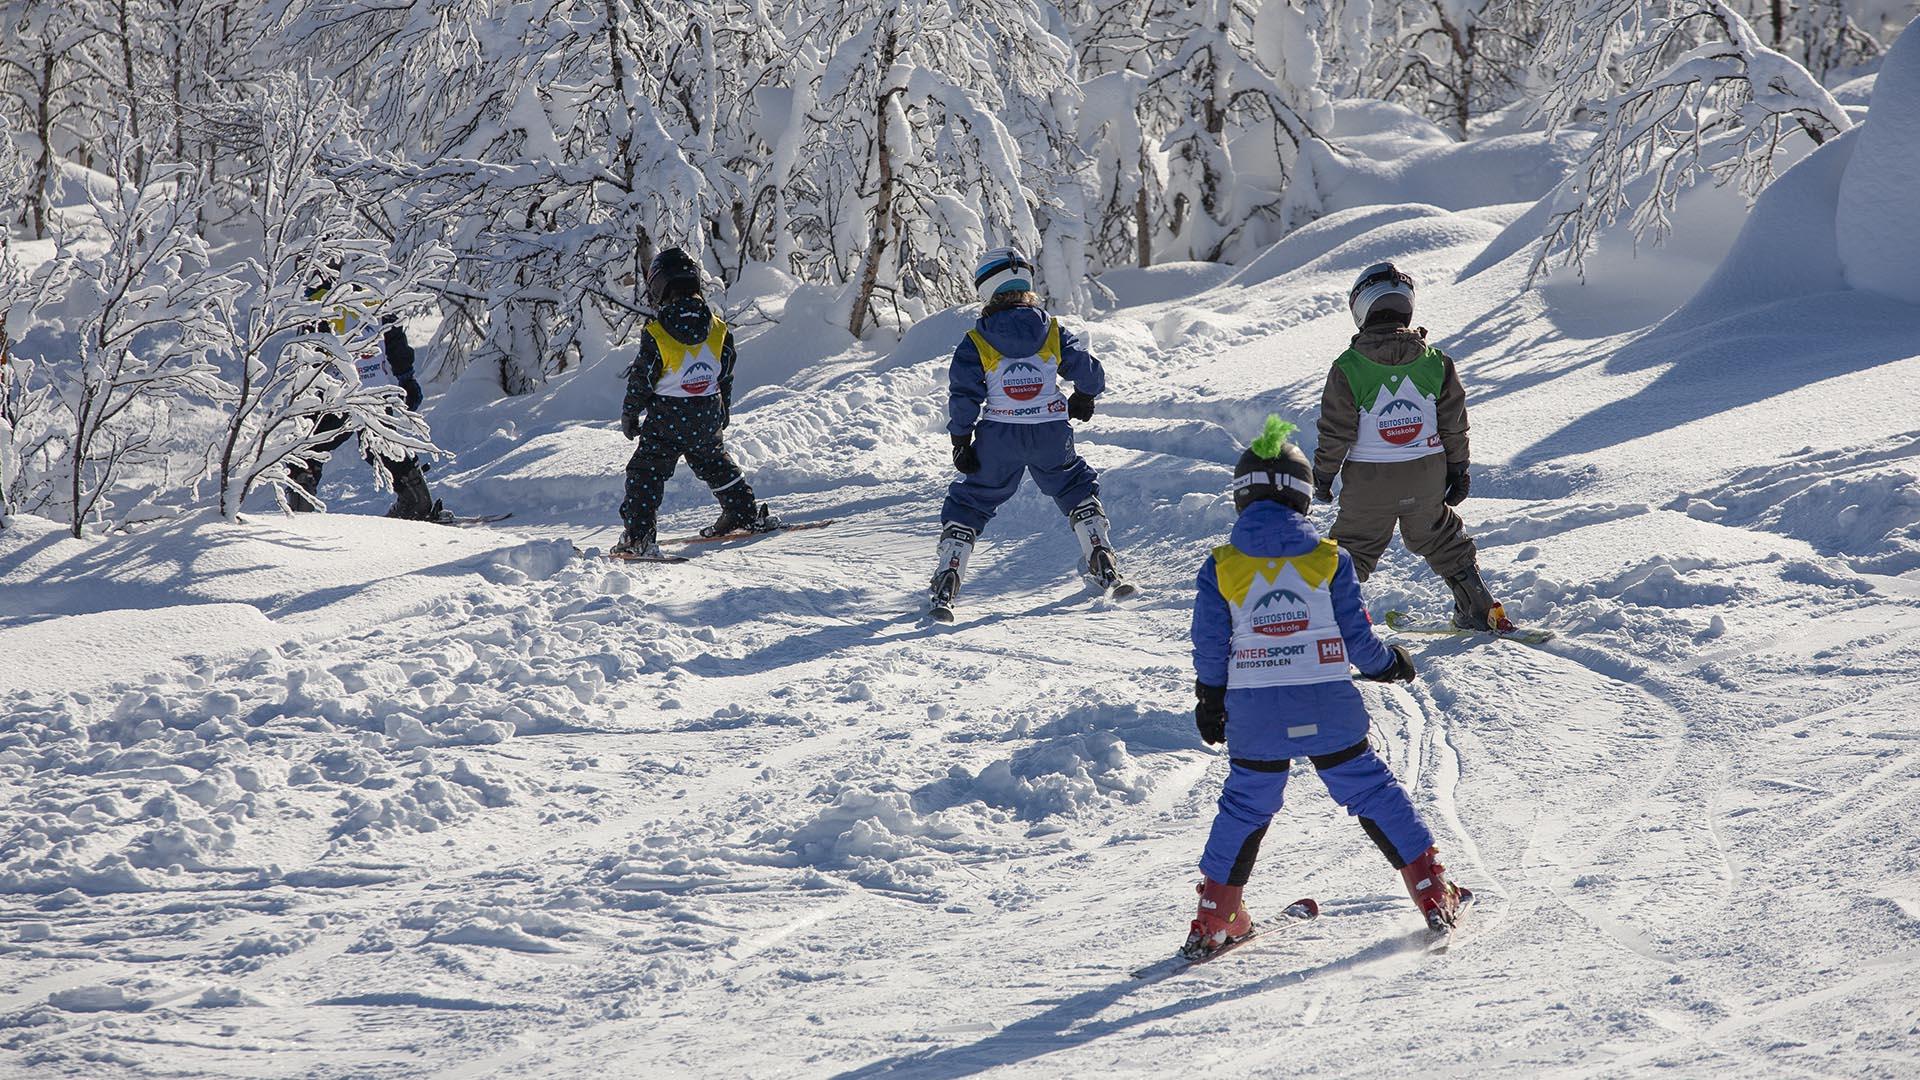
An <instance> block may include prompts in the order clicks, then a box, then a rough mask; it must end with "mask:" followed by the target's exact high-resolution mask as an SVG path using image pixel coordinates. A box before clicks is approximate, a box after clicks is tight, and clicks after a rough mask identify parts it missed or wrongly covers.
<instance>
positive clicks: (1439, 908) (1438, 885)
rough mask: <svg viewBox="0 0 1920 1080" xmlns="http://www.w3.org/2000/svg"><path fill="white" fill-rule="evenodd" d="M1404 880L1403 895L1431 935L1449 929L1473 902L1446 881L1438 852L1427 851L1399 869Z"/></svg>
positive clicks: (1434, 850) (1436, 850)
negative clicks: (1404, 891)
mask: <svg viewBox="0 0 1920 1080" xmlns="http://www.w3.org/2000/svg"><path fill="white" fill-rule="evenodd" d="M1400 876H1401V877H1403V878H1406V879H1407V894H1408V895H1410V896H1412V897H1413V903H1414V906H1415V907H1417V908H1419V909H1420V914H1421V915H1422V916H1424V917H1425V918H1426V920H1427V928H1428V929H1430V930H1432V931H1434V932H1435V933H1445V932H1446V931H1448V930H1451V929H1453V924H1454V922H1455V921H1456V920H1457V919H1459V917H1460V909H1461V908H1462V907H1465V906H1466V904H1467V902H1468V901H1469V900H1472V899H1473V893H1471V892H1469V891H1467V890H1466V889H1463V888H1461V887H1460V886H1458V885H1455V884H1454V883H1453V882H1451V881H1449V880H1447V868H1446V867H1444V866H1441V865H1440V851H1439V849H1438V848H1428V849H1427V850H1426V851H1424V852H1422V853H1421V854H1420V857H1419V858H1417V859H1415V860H1413V861H1412V862H1410V863H1408V864H1407V865H1405V866H1403V867H1401V868H1400Z"/></svg>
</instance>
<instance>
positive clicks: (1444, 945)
mask: <svg viewBox="0 0 1920 1080" xmlns="http://www.w3.org/2000/svg"><path fill="white" fill-rule="evenodd" d="M1473 899H1474V895H1473V893H1471V892H1468V893H1466V894H1464V895H1463V896H1461V898H1460V908H1459V910H1458V911H1456V912H1454V915H1453V925H1452V926H1449V927H1446V928H1445V929H1442V930H1429V931H1428V933H1430V934H1432V935H1433V939H1432V940H1431V941H1429V942H1427V951H1428V952H1430V953H1443V952H1446V951H1447V950H1448V949H1450V948H1452V947H1453V946H1454V944H1455V941H1456V939H1457V938H1458V935H1459V933H1460V924H1461V923H1462V922H1463V921H1465V919H1466V917H1467V913H1468V912H1470V911H1472V910H1473Z"/></svg>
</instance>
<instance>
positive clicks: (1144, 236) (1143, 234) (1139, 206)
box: [1133, 176, 1153, 267]
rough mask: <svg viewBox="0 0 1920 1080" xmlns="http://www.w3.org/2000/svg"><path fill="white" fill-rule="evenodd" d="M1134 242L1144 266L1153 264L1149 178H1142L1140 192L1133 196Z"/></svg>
mask: <svg viewBox="0 0 1920 1080" xmlns="http://www.w3.org/2000/svg"><path fill="white" fill-rule="evenodd" d="M1133 242H1134V246H1135V248H1136V249H1137V252H1136V257H1137V259H1138V260H1139V264H1140V266H1142V267H1148V266H1152V265H1153V217H1152V215H1151V214H1149V213H1148V205H1147V179H1146V177H1145V176H1142V177H1141V178H1140V193H1139V194H1138V195H1135V196H1134V197H1133Z"/></svg>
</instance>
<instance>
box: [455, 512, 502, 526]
mask: <svg viewBox="0 0 1920 1080" xmlns="http://www.w3.org/2000/svg"><path fill="white" fill-rule="evenodd" d="M512 516H513V511H511V510H509V511H507V512H506V513H504V514H473V515H470V516H467V517H459V516H455V517H452V518H449V519H447V522H446V523H447V524H448V525H491V524H493V523H494V522H496V521H505V520H507V519H508V518H510V517H512Z"/></svg>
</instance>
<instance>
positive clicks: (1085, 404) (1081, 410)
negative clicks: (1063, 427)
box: [1067, 390, 1093, 420]
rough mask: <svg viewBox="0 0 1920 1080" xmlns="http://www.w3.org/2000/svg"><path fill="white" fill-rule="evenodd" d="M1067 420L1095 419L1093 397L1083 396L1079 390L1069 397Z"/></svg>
mask: <svg viewBox="0 0 1920 1080" xmlns="http://www.w3.org/2000/svg"><path fill="white" fill-rule="evenodd" d="M1067 419H1069V420H1091V419H1093V395H1092V394H1083V393H1081V392H1080V391H1078V390H1075V391H1074V392H1073V393H1072V394H1071V395H1069V396H1068V397H1067Z"/></svg>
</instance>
